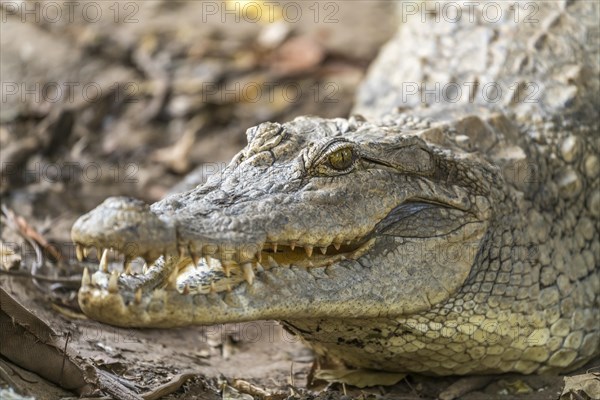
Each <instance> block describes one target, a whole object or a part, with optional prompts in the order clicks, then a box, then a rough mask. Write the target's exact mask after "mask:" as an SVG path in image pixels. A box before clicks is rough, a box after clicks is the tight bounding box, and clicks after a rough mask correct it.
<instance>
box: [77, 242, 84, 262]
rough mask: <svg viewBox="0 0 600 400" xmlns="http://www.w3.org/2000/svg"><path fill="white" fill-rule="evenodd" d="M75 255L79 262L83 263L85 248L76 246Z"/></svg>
mask: <svg viewBox="0 0 600 400" xmlns="http://www.w3.org/2000/svg"><path fill="white" fill-rule="evenodd" d="M75 253H76V255H77V260H79V262H81V261H83V246H82V245H80V244H77V245H75Z"/></svg>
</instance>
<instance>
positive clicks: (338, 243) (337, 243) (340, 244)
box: [333, 242, 342, 250]
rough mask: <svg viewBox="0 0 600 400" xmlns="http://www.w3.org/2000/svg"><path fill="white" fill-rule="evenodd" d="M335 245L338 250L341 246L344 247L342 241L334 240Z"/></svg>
mask: <svg viewBox="0 0 600 400" xmlns="http://www.w3.org/2000/svg"><path fill="white" fill-rule="evenodd" d="M333 247H335V249H336V250H339V249H340V247H342V243H341V242H333Z"/></svg>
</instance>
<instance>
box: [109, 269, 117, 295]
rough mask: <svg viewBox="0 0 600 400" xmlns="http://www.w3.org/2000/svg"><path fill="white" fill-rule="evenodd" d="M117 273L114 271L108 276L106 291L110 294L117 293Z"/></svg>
mask: <svg viewBox="0 0 600 400" xmlns="http://www.w3.org/2000/svg"><path fill="white" fill-rule="evenodd" d="M118 283H119V273H118V272H117V271H116V270H115V271H113V272H112V274H110V279H109V280H108V291H109V292H110V293H117V292H118V291H119V285H118Z"/></svg>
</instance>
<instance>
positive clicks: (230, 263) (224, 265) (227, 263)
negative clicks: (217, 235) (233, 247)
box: [221, 261, 235, 278]
mask: <svg viewBox="0 0 600 400" xmlns="http://www.w3.org/2000/svg"><path fill="white" fill-rule="evenodd" d="M234 265H235V264H234V263H233V261H223V262H222V263H221V266H222V268H223V271H225V276H227V277H228V278H229V277H230V276H231V267H233V266H234Z"/></svg>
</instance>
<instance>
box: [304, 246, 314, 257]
mask: <svg viewBox="0 0 600 400" xmlns="http://www.w3.org/2000/svg"><path fill="white" fill-rule="evenodd" d="M304 251H306V255H307V256H308V257H309V258H310V257H312V253H313V247H312V246H304Z"/></svg>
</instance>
